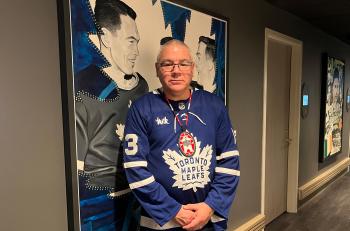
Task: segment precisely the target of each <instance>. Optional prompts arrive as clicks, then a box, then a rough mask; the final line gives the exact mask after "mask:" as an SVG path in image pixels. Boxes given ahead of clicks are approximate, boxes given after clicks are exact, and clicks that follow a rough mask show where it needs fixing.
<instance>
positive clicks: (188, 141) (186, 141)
mask: <svg viewBox="0 0 350 231" xmlns="http://www.w3.org/2000/svg"><path fill="white" fill-rule="evenodd" d="M178 145H179V148H180V151H181V153H182V154H183V155H184V156H186V157H190V156H193V155H194V153H195V151H196V142H195V140H194V138H193V136H192V135H191V134H190V133H189V132H181V134H180V136H179V144H178Z"/></svg>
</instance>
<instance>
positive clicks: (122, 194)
mask: <svg viewBox="0 0 350 231" xmlns="http://www.w3.org/2000/svg"><path fill="white" fill-rule="evenodd" d="M94 12H95V14H94V17H95V19H96V23H97V26H98V28H99V30H100V34H99V42H100V47H99V48H100V51H101V53H102V54H103V56H104V57H105V58H106V61H108V65H107V66H105V67H97V66H96V65H93V64H91V65H90V66H88V67H86V68H85V69H83V70H82V71H80V72H79V73H78V74H77V76H75V84H74V87H75V90H76V103H75V108H76V125H77V126H76V127H77V154H78V163H79V164H78V170H79V199H80V218H81V222H80V223H81V230H82V231H84V230H89V231H90V230H92V231H93V230H128V231H129V230H136V228H135V229H133V228H130V227H129V226H128V224H130V223H132V225H135V224H136V222H131V220H132V219H131V218H130V216H131V215H130V214H132V212H130V211H131V208H130V207H132V206H131V205H132V204H133V200H134V197H133V195H132V194H131V193H130V189H129V185H128V183H127V180H126V177H125V173H124V169H123V165H122V160H123V154H122V153H123V148H122V140H123V139H124V124H125V119H126V114H127V110H128V108H129V106H130V105H131V102H132V101H134V100H135V99H136V98H138V97H140V96H141V95H143V94H145V93H146V92H148V85H147V82H146V81H145V79H144V78H143V77H142V76H141V75H140V74H139V73H137V72H135V71H134V66H135V62H136V59H137V57H138V55H139V53H138V41H139V39H140V37H139V33H138V30H137V26H136V22H135V19H136V16H137V15H136V12H135V11H134V10H133V9H131V8H130V7H129V6H128V5H126V4H125V3H124V2H122V1H119V0H97V1H96V6H95V10H94Z"/></svg>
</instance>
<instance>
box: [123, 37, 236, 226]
mask: <svg viewBox="0 0 350 231" xmlns="http://www.w3.org/2000/svg"><path fill="white" fill-rule="evenodd" d="M156 69H157V75H158V77H159V80H160V82H161V84H162V88H161V89H158V90H156V91H154V92H151V93H148V94H146V95H145V96H143V97H141V98H140V99H138V100H136V101H135V102H133V104H132V106H131V108H130V110H129V113H128V116H127V121H126V127H125V141H124V142H125V143H124V168H125V172H126V175H127V179H128V182H129V186H130V188H131V190H132V191H133V193H134V194H135V195H136V198H137V199H138V200H139V202H140V204H141V205H142V208H143V210H142V211H141V221H140V226H141V230H182V229H186V230H201V229H202V230H225V229H226V228H227V218H228V213H229V209H230V206H231V203H232V201H233V198H234V196H235V192H236V188H237V184H238V180H239V175H240V171H239V154H238V151H237V147H236V140H235V137H234V133H233V130H232V127H231V123H230V119H229V116H228V112H227V110H226V108H225V106H224V104H223V102H222V100H221V99H220V98H218V97H217V96H215V95H214V94H211V93H209V92H206V91H203V90H197V89H191V88H190V83H191V80H192V75H193V69H194V63H193V60H192V57H191V55H190V51H189V49H188V47H187V46H186V45H185V44H184V43H183V42H180V41H178V40H171V41H169V42H167V43H166V44H164V45H163V46H162V47H161V50H160V53H159V55H158V58H157V63H156Z"/></svg>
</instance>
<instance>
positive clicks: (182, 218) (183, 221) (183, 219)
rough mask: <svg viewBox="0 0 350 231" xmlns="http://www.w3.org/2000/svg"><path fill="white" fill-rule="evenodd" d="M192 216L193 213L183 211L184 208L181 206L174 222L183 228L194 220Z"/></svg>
mask: <svg viewBox="0 0 350 231" xmlns="http://www.w3.org/2000/svg"><path fill="white" fill-rule="evenodd" d="M194 216H195V213H194V212H193V211H191V210H188V209H184V206H183V205H182V206H181V209H180V211H179V212H178V213H177V214H176V216H175V220H176V222H177V223H179V224H180V225H181V226H184V225H187V224H189V223H191V221H192V220H193V219H194Z"/></svg>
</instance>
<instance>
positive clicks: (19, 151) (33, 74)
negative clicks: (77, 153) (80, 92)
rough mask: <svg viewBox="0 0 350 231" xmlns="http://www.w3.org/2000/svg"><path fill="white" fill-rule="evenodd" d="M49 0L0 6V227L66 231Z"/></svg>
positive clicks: (54, 29) (56, 69)
mask: <svg viewBox="0 0 350 231" xmlns="http://www.w3.org/2000/svg"><path fill="white" fill-rule="evenodd" d="M56 10H57V9H56V1H55V0H31V1H21V0H12V1H2V4H1V5H0V25H1V33H0V34H1V36H0V41H1V42H0V61H1V62H0V67H1V68H0V107H1V109H0V131H1V134H0V148H1V149H0V150H1V151H0V182H1V190H0V208H1V209H0V217H1V218H0V220H1V222H0V230H3V231H19V230H28V231H34V230H50V231H64V230H67V218H66V195H65V194H66V189H65V173H64V171H65V170H64V156H63V132H62V112H61V94H60V73H59V54H58V32H57V19H56V18H57V15H56Z"/></svg>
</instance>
